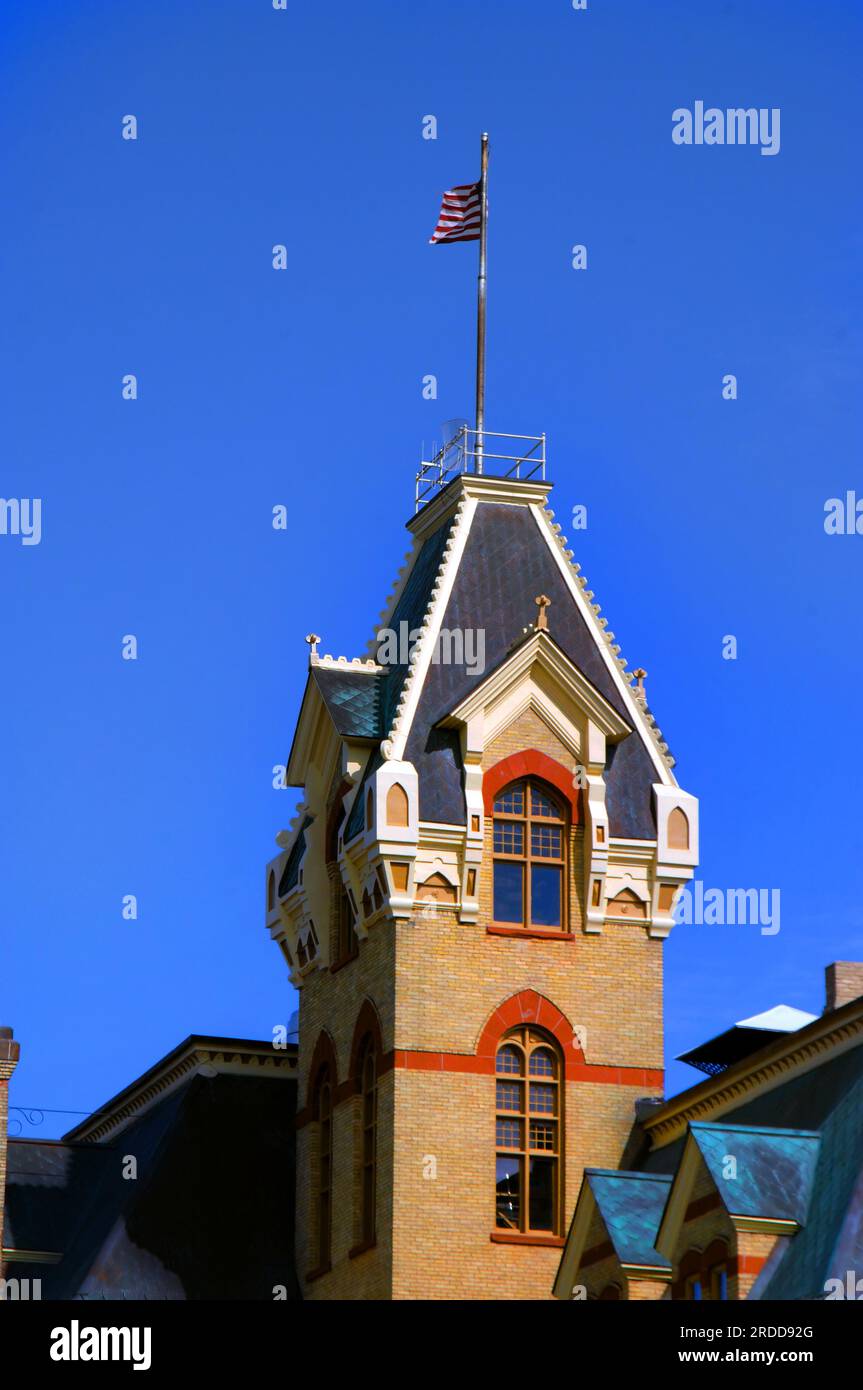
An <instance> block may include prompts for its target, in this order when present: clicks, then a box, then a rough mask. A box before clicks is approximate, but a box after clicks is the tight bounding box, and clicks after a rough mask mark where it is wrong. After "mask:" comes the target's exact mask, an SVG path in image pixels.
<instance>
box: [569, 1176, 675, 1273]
mask: <svg viewBox="0 0 863 1390" xmlns="http://www.w3.org/2000/svg"><path fill="white" fill-rule="evenodd" d="M584 1177H585V1181H586V1182H587V1183H588V1185H589V1187H590V1190H591V1192H592V1193H593V1196H594V1199H595V1201H596V1205H597V1207H598V1208H599V1213H600V1215H601V1217H602V1219H603V1222H604V1223H605V1228H606V1230H607V1231H608V1235H609V1238H610V1240H611V1243H612V1245H613V1246H614V1249H615V1252H616V1254H617V1257H618V1259H619V1260H620V1262H621V1264H634V1265H655V1266H664V1267H665V1268H668V1261H667V1260H666V1259H665V1256H664V1255H660V1253H659V1251H658V1250H656V1249H655V1248H654V1244H653V1242H654V1241H655V1239H656V1233H657V1231H658V1230H659V1222H660V1219H661V1217H662V1212H663V1210H664V1207H665V1202H666V1198H667V1197H668V1193H669V1190H670V1188H671V1177H670V1175H669V1174H665V1173H622V1172H616V1171H614V1170H611V1169H606V1168H586V1169H585V1170H584Z"/></svg>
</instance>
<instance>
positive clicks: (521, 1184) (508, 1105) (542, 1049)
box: [495, 1027, 563, 1236]
mask: <svg viewBox="0 0 863 1390" xmlns="http://www.w3.org/2000/svg"><path fill="white" fill-rule="evenodd" d="M495 1072H496V1076H495V1091H496V1096H495V1127H496V1150H497V1151H496V1157H495V1163H496V1172H495V1225H496V1227H497V1229H498V1230H504V1231H510V1232H513V1233H516V1232H520V1233H522V1234H525V1235H530V1234H537V1235H543V1236H548V1235H559V1234H560V1233H561V1211H562V1205H563V1203H562V1192H561V1171H562V1170H561V1162H562V1135H563V1114H562V1106H563V1096H562V1087H561V1078H562V1076H563V1061H562V1057H561V1054H560V1050H559V1048H558V1046H557V1044H556V1043H554V1042H553V1041H552V1039H551V1038H550V1037H548V1036H547V1035H546V1034H545V1033H543V1032H541V1031H540V1030H539V1029H536V1028H529V1027H521V1028H515V1029H513V1030H512V1032H510V1033H507V1034H506V1036H505V1038H504V1039H503V1041H502V1042H501V1044H500V1046H499V1048H498V1050H497V1057H496V1064H495Z"/></svg>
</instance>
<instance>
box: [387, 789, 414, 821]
mask: <svg viewBox="0 0 863 1390" xmlns="http://www.w3.org/2000/svg"><path fill="white" fill-rule="evenodd" d="M408 824H409V812H408V794H407V792H406V791H405V789H404V787H403V786H402V784H401V782H393V784H392V786H391V787H390V789H389V791H388V792H387V825H396V826H406V825H408Z"/></svg>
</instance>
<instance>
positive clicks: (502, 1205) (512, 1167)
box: [496, 1154, 521, 1231]
mask: <svg viewBox="0 0 863 1390" xmlns="http://www.w3.org/2000/svg"><path fill="white" fill-rule="evenodd" d="M496 1198H497V1224H498V1226H505V1227H507V1229H508V1230H510V1231H517V1230H518V1228H519V1221H520V1220H521V1162H520V1160H519V1159H517V1158H508V1157H505V1156H504V1155H503V1154H499V1155H498V1159H497V1179H496Z"/></svg>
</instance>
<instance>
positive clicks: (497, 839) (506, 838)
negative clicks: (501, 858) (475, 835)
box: [494, 820, 524, 854]
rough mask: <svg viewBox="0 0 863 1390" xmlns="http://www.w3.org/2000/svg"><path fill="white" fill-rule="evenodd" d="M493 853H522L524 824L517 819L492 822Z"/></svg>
mask: <svg viewBox="0 0 863 1390" xmlns="http://www.w3.org/2000/svg"><path fill="white" fill-rule="evenodd" d="M494 852H495V854H524V826H523V825H522V823H521V821H517V820H496V821H495V823H494Z"/></svg>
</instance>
